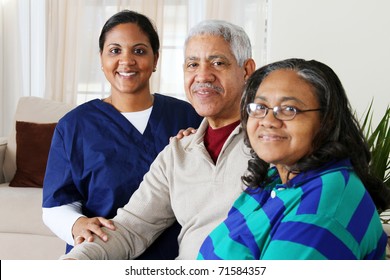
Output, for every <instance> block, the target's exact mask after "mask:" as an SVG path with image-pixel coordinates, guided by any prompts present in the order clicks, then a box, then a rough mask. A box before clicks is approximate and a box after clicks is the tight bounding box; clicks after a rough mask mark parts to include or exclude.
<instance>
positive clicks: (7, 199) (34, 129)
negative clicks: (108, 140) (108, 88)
mask: <svg viewBox="0 0 390 280" xmlns="http://www.w3.org/2000/svg"><path fill="white" fill-rule="evenodd" d="M73 107H74V106H72V105H69V104H65V103H61V102H56V101H51V100H46V99H43V98H39V97H22V98H20V100H19V101H18V104H17V109H16V113H15V116H14V121H13V122H14V124H15V125H14V126H13V128H12V130H11V133H10V135H9V136H8V137H1V138H0V221H1V222H0V259H1V260H33V259H40V260H49V259H58V258H59V256H60V255H62V254H63V253H64V252H65V245H66V244H65V242H64V241H62V240H61V239H59V238H58V237H56V236H55V235H54V234H53V233H52V232H51V231H50V230H49V229H48V228H47V227H46V226H45V224H44V223H43V221H42V208H41V205H42V181H43V176H44V170H45V166H46V165H45V164H46V162H47V153H48V149H49V145H50V141H51V136H52V132H53V130H54V127H55V124H56V122H58V120H59V119H60V118H61V117H62V116H63V115H64V114H65V113H66V112H68V111H69V110H71V109H72V108H73ZM42 143H44V144H42ZM42 146H44V147H42ZM43 148H44V149H43ZM42 149H43V150H44V151H45V152H42ZM17 151H18V155H17ZM39 153H40V154H44V156H39ZM38 175H39V176H38ZM10 185H13V186H10Z"/></svg>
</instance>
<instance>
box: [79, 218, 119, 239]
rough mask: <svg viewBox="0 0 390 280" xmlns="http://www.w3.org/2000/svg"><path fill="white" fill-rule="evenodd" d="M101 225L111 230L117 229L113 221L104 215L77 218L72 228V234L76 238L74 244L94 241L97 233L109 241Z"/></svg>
mask: <svg viewBox="0 0 390 280" xmlns="http://www.w3.org/2000/svg"><path fill="white" fill-rule="evenodd" d="M101 227H106V228H108V229H111V230H115V226H114V224H113V222H112V221H110V220H107V219H105V218H103V217H94V218H87V217H80V218H78V219H77V220H76V222H75V223H74V225H73V228H72V234H73V238H74V244H75V245H78V244H81V243H83V242H84V241H85V240H87V241H88V242H92V241H93V235H92V234H96V235H97V236H99V238H100V239H101V240H103V241H107V240H108V237H107V234H106V233H105V232H104V231H102V229H101Z"/></svg>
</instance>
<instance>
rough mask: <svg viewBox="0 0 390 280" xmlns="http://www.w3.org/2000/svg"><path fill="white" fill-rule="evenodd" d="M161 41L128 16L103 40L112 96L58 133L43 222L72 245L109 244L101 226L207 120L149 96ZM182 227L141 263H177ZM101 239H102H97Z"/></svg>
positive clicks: (113, 22) (84, 108)
mask: <svg viewBox="0 0 390 280" xmlns="http://www.w3.org/2000/svg"><path fill="white" fill-rule="evenodd" d="M159 47H160V43H159V37H158V34H157V32H156V29H155V27H154V26H153V24H152V23H151V21H150V20H149V19H148V18H147V17H145V16H144V15H142V14H139V13H136V12H133V11H128V10H124V11H121V12H119V13H117V14H115V15H114V16H112V17H111V18H110V19H109V20H108V21H107V22H106V23H105V25H104V27H103V29H102V31H101V34H100V38H99V48H100V59H101V65H102V71H103V72H104V75H105V77H106V79H107V80H108V81H109V83H110V84H111V95H110V96H109V97H108V98H105V99H103V100H101V99H95V100H92V101H90V102H86V103H84V104H82V105H80V106H78V107H77V108H75V109H74V110H72V111H71V112H69V113H68V114H67V115H65V116H64V117H63V118H62V119H61V120H60V121H59V122H58V125H57V127H56V129H55V132H54V136H53V140H52V144H51V149H50V153H49V158H48V164H47V168H46V175H45V180H44V187H43V220H44V222H45V224H46V225H47V226H48V227H49V228H50V229H51V230H52V231H53V232H54V233H55V234H56V235H58V236H59V237H60V238H62V239H63V240H65V241H66V242H67V244H68V245H67V250H66V251H67V252H68V251H69V250H70V249H71V248H72V246H73V245H75V244H78V243H81V242H83V241H84V240H89V241H91V240H93V238H94V237H93V235H92V234H96V235H97V236H98V237H99V238H102V239H103V240H104V239H105V238H106V236H105V235H104V232H103V231H102V230H101V229H100V228H101V227H102V226H106V227H108V228H111V229H114V228H113V225H112V224H111V222H109V221H108V220H107V219H109V218H112V217H114V216H115V215H116V211H117V209H118V208H120V207H122V206H124V205H125V204H126V203H127V202H128V201H129V198H130V197H131V195H132V194H133V192H134V191H135V190H136V189H137V188H138V186H139V184H140V182H141V181H142V178H143V175H144V174H145V173H146V172H147V171H148V170H149V166H150V164H151V163H152V162H153V160H154V159H155V158H156V156H157V154H158V153H159V152H160V151H161V150H162V149H163V148H164V147H165V146H166V145H167V144H168V142H169V138H170V136H172V135H176V134H177V133H178V131H179V130H180V129H183V128H187V127H198V125H199V123H200V121H201V117H200V116H199V115H198V114H197V113H196V112H195V110H194V109H193V107H192V106H191V105H190V104H189V103H188V102H185V101H182V100H179V99H175V98H172V97H168V96H164V95H161V94H158V93H154V94H152V93H151V92H150V87H149V80H150V77H151V75H152V73H153V72H154V71H156V65H157V61H158V58H159ZM179 229H180V228H179V225H178V224H177V223H176V224H174V225H173V226H172V227H171V228H169V229H168V230H167V231H165V232H164V234H162V235H161V236H160V237H159V238H158V239H157V241H155V242H154V245H153V246H152V247H150V248H149V249H148V250H147V251H146V252H145V253H143V254H142V255H141V256H140V258H141V259H174V258H175V257H176V256H177V250H178V245H177V235H178V233H179ZM95 238H96V237H95Z"/></svg>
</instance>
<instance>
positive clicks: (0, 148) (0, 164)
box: [0, 137, 8, 184]
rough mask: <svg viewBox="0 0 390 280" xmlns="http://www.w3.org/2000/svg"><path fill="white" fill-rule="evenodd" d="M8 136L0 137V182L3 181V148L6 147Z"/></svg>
mask: <svg viewBox="0 0 390 280" xmlns="http://www.w3.org/2000/svg"><path fill="white" fill-rule="evenodd" d="M7 139H8V138H6V137H0V184H2V183H5V179H4V172H3V164H4V156H5V150H6V149H7V143H8V140H7Z"/></svg>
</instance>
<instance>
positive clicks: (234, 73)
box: [184, 35, 254, 128]
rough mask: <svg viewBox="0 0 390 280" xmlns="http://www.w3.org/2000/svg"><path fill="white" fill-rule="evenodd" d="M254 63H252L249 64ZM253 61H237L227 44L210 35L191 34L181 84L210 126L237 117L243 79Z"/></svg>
mask: <svg viewBox="0 0 390 280" xmlns="http://www.w3.org/2000/svg"><path fill="white" fill-rule="evenodd" d="M252 64H253V65H252ZM251 67H252V68H254V63H253V61H252V60H249V62H248V61H247V62H246V63H245V64H244V66H243V67H240V66H239V65H238V64H237V60H236V58H235V57H234V55H233V53H232V51H231V49H230V45H229V44H228V43H227V42H226V41H225V40H224V39H223V38H222V37H218V36H211V35H197V36H194V37H192V38H191V39H190V40H189V42H188V44H187V46H186V50H185V62H184V86H185V91H186V94H187V98H188V100H189V101H190V102H191V104H192V106H194V108H195V110H196V111H197V112H198V114H200V115H201V116H204V117H207V118H208V121H209V123H210V125H211V126H212V127H213V128H218V127H222V126H225V125H227V124H230V123H232V122H234V121H237V120H239V117H240V100H241V95H242V92H243V88H244V85H245V79H247V78H248V76H249V75H250V74H251V73H252V72H253V69H251Z"/></svg>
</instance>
